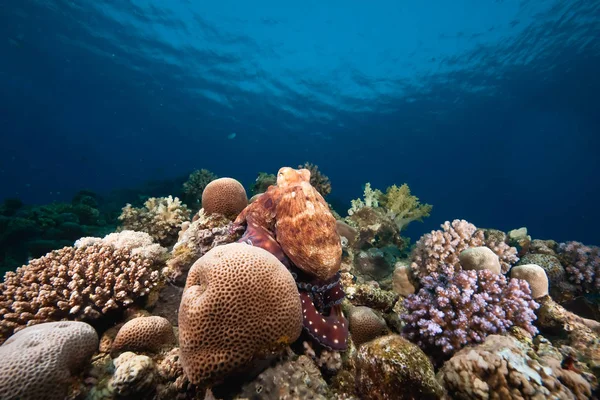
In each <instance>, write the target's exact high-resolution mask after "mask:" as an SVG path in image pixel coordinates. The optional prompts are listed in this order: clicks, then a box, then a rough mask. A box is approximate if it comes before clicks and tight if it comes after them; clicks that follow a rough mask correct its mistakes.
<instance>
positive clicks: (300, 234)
mask: <svg viewBox="0 0 600 400" xmlns="http://www.w3.org/2000/svg"><path fill="white" fill-rule="evenodd" d="M234 225H235V226H238V227H239V226H245V232H244V234H243V236H242V237H241V239H240V240H239V242H244V243H247V244H250V245H252V246H257V247H261V248H263V249H265V250H267V251H269V252H270V253H271V254H273V255H274V256H275V257H277V258H278V259H279V261H281V263H282V264H283V265H285V266H286V267H287V268H288V269H289V270H290V272H291V273H292V276H294V279H295V280H296V285H297V286H298V291H299V293H300V300H301V302H302V317H303V326H304V330H305V331H306V332H307V333H308V334H309V336H310V337H311V338H312V339H313V340H315V341H316V342H317V343H319V344H320V345H321V346H323V347H325V348H327V349H330V350H345V349H346V347H347V338H348V321H347V320H346V318H345V317H344V315H343V314H342V311H341V305H340V304H341V302H342V300H343V299H344V296H345V295H344V291H343V288H342V285H341V282H340V274H339V269H340V265H341V258H342V247H341V241H340V237H339V235H338V233H337V230H336V220H335V218H334V217H333V215H332V214H331V211H330V210H329V206H328V205H327V203H326V202H325V199H323V196H321V194H319V192H317V190H316V189H315V188H314V187H313V186H312V185H311V184H310V171H309V170H307V169H299V170H295V169H293V168H289V167H284V168H281V169H280V170H279V172H278V173H277V183H276V185H273V186H270V187H269V188H268V189H267V191H266V192H265V193H264V194H262V195H261V196H260V197H258V198H257V199H256V200H255V201H254V202H252V203H251V204H249V205H248V206H247V207H246V208H245V209H244V210H243V211H242V212H241V213H240V214H239V215H238V217H237V218H236V220H235V221H234Z"/></svg>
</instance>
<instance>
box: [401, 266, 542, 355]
mask: <svg viewBox="0 0 600 400" xmlns="http://www.w3.org/2000/svg"><path fill="white" fill-rule="evenodd" d="M421 283H422V285H423V286H422V288H421V290H419V292H418V293H417V294H414V295H410V296H409V297H407V298H406V300H405V301H404V306H405V307H406V310H407V312H408V313H407V314H404V315H402V316H401V318H402V320H403V321H404V322H405V323H406V325H405V328H404V331H403V334H404V335H405V336H406V337H407V338H408V339H410V340H412V341H415V342H416V343H417V344H418V345H419V346H421V348H423V349H431V350H433V352H434V353H435V352H439V351H441V352H442V353H444V354H451V353H453V352H455V351H457V350H459V349H460V348H462V347H463V346H465V345H467V344H471V343H480V342H482V341H483V340H484V339H485V337H486V336H487V335H490V334H495V333H502V332H505V331H506V330H507V329H508V328H510V327H512V326H519V327H521V328H523V329H525V330H526V331H527V332H529V333H530V334H535V333H536V332H537V329H536V328H535V327H534V326H533V324H532V322H533V321H534V320H535V319H536V316H535V313H534V310H535V309H537V308H538V307H539V305H538V304H537V303H536V302H535V301H533V300H532V298H531V291H530V289H529V285H528V284H527V282H526V281H524V280H520V279H510V280H507V278H506V277H504V275H498V274H495V273H493V272H491V271H488V270H481V271H461V272H458V273H457V274H455V275H452V276H445V275H440V276H439V277H438V279H435V278H434V277H432V276H428V277H425V278H423V280H422V281H421Z"/></svg>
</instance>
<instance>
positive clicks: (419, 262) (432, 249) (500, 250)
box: [411, 219, 519, 278]
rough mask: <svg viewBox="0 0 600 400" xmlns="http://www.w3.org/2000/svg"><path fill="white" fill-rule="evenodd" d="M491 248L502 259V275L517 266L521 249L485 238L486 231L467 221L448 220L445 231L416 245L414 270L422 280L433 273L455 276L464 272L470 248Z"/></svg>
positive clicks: (432, 234) (432, 232) (426, 235)
mask: <svg viewBox="0 0 600 400" xmlns="http://www.w3.org/2000/svg"><path fill="white" fill-rule="evenodd" d="M480 246H486V247H489V248H490V249H491V250H492V251H493V252H494V253H495V254H496V255H497V256H498V257H499V259H500V266H501V268H502V273H506V272H508V270H509V268H510V266H511V265H512V264H514V263H516V262H517V261H518V260H519V258H518V257H517V249H515V248H514V247H509V246H508V245H507V244H506V243H504V242H501V241H497V240H496V239H495V238H494V237H493V236H490V237H489V238H487V239H486V238H485V234H484V232H483V231H481V230H478V229H477V227H476V226H475V225H473V224H471V223H469V222H467V221H465V220H458V219H455V220H454V221H452V223H450V222H448V221H446V222H445V223H444V224H443V225H442V230H437V231H431V233H427V234H425V235H423V236H422V237H421V238H420V239H419V240H418V241H417V243H416V247H415V249H414V250H413V253H412V263H411V268H412V270H413V272H414V274H415V276H416V277H418V278H423V277H425V276H427V275H430V274H438V273H443V274H446V275H452V274H453V273H454V272H456V271H460V270H462V267H461V265H460V259H459V255H460V253H461V252H462V251H463V250H465V249H468V248H470V247H480Z"/></svg>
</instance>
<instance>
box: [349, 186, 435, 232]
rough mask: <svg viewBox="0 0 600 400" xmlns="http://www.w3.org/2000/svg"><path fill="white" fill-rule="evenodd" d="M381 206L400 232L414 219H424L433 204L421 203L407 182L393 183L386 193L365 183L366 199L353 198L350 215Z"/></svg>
mask: <svg viewBox="0 0 600 400" xmlns="http://www.w3.org/2000/svg"><path fill="white" fill-rule="evenodd" d="M365 207H369V208H381V209H382V210H383V211H384V213H385V216H386V218H387V219H389V220H390V221H392V222H393V223H394V225H395V227H396V230H398V232H400V231H402V230H403V229H404V228H405V227H406V226H407V225H408V224H409V223H411V222H412V221H422V220H423V218H425V217H428V216H429V214H430V213H431V209H432V206H431V205H429V204H421V203H420V202H419V198H418V197H416V196H413V195H411V193H410V188H409V187H408V185H407V184H406V183H405V184H403V185H402V186H400V187H398V186H396V185H392V186H390V187H388V188H387V190H386V193H385V194H384V193H382V192H381V191H380V190H378V189H375V190H373V189H372V188H371V184H370V183H366V184H365V191H364V200H362V199H356V200H352V202H351V208H350V209H349V210H348V215H350V216H352V215H354V214H355V213H356V212H357V211H359V210H360V209H362V208H365Z"/></svg>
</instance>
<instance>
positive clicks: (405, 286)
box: [392, 263, 417, 297]
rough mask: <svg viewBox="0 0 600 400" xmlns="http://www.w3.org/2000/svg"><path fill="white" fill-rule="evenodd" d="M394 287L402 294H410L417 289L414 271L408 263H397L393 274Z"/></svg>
mask: <svg viewBox="0 0 600 400" xmlns="http://www.w3.org/2000/svg"><path fill="white" fill-rule="evenodd" d="M392 289H393V290H394V292H396V293H398V294H399V295H400V296H404V297H406V296H409V295H411V294H414V293H415V291H416V290H417V288H416V286H415V283H414V282H413V279H412V272H411V269H410V267H409V266H408V265H402V264H399V263H397V264H396V268H395V269H394V274H393V275H392Z"/></svg>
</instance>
